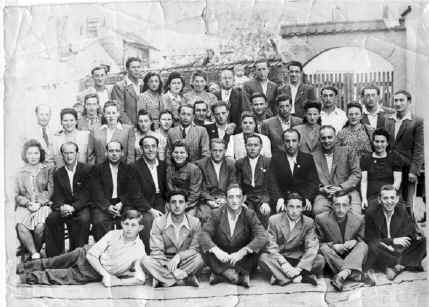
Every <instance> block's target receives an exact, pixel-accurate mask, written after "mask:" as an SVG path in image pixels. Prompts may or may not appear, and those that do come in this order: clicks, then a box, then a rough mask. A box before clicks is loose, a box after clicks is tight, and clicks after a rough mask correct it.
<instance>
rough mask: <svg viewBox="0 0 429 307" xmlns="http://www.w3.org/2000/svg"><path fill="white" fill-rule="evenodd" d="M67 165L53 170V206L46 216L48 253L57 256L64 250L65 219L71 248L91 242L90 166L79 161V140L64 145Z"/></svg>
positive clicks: (62, 152)
mask: <svg viewBox="0 0 429 307" xmlns="http://www.w3.org/2000/svg"><path fill="white" fill-rule="evenodd" d="M60 151H61V154H62V156H63V160H64V166H63V167H61V168H59V169H58V170H57V171H56V172H55V173H54V193H53V195H52V203H53V205H52V209H53V211H52V212H51V214H49V216H48V218H47V219H46V254H47V256H48V257H53V256H57V255H59V254H61V253H63V252H64V223H66V224H67V229H68V233H69V240H70V250H73V249H75V248H77V247H81V246H83V245H85V244H87V243H88V237H89V225H90V212H89V202H90V195H89V186H90V178H91V167H90V166H88V165H86V164H84V163H80V162H77V157H78V151H79V148H78V146H77V144H76V143H73V142H66V143H64V144H63V145H61V148H60Z"/></svg>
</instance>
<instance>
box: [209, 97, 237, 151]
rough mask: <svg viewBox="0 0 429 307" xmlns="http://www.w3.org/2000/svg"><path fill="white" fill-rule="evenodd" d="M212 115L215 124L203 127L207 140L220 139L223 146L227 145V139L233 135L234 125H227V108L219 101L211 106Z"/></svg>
mask: <svg viewBox="0 0 429 307" xmlns="http://www.w3.org/2000/svg"><path fill="white" fill-rule="evenodd" d="M212 114H213V115H214V118H215V122H214V123H211V124H208V125H205V127H206V129H207V134H208V135H209V139H222V140H223V142H224V143H225V145H228V143H229V138H230V137H231V135H232V134H233V133H234V130H235V127H236V125H235V124H231V123H228V118H229V107H228V105H227V104H226V103H225V102H223V101H221V102H218V103H216V104H214V105H212Z"/></svg>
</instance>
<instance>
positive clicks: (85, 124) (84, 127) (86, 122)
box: [77, 115, 101, 131]
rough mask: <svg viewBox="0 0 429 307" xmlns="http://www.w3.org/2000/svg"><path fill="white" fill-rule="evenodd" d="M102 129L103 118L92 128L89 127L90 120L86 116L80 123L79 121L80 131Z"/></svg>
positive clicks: (99, 118) (78, 127)
mask: <svg viewBox="0 0 429 307" xmlns="http://www.w3.org/2000/svg"><path fill="white" fill-rule="evenodd" d="M99 127H101V116H99V117H98V120H97V122H95V123H94V125H93V126H92V127H90V126H89V119H88V117H87V116H86V115H83V116H82V117H81V118H80V119H79V120H78V121H77V129H79V130H87V131H91V130H94V129H95V128H99Z"/></svg>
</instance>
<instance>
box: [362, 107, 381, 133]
mask: <svg viewBox="0 0 429 307" xmlns="http://www.w3.org/2000/svg"><path fill="white" fill-rule="evenodd" d="M362 111H363V114H366V116H367V117H368V121H369V125H370V126H371V127H372V128H374V129H376V128H377V119H378V113H380V112H381V111H382V110H381V108H380V106H379V105H377V110H376V111H375V112H374V113H369V112H368V110H367V109H366V107H365V106H364V105H363V106H362Z"/></svg>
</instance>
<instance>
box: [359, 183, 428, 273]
mask: <svg viewBox="0 0 429 307" xmlns="http://www.w3.org/2000/svg"><path fill="white" fill-rule="evenodd" d="M379 201H380V205H379V206H377V207H376V208H374V209H373V210H369V211H368V212H366V214H365V223H366V239H367V242H368V245H369V256H368V264H367V265H368V267H370V268H371V267H375V268H376V269H379V270H381V271H384V272H385V273H386V275H387V278H388V279H389V280H393V279H395V277H396V276H397V275H398V274H399V273H401V272H402V271H404V270H413V271H415V270H423V269H424V265H423V262H424V259H425V257H426V239H425V238H424V237H421V236H419V235H418V234H417V232H416V225H415V223H414V221H413V219H412V218H411V216H410V215H409V214H408V212H407V210H406V209H405V208H404V206H403V204H401V203H400V202H399V196H398V194H397V191H396V189H395V188H394V187H393V186H392V185H385V186H382V187H381V189H380V197H379Z"/></svg>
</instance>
